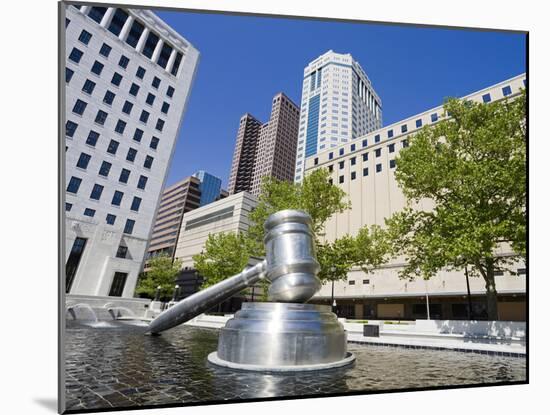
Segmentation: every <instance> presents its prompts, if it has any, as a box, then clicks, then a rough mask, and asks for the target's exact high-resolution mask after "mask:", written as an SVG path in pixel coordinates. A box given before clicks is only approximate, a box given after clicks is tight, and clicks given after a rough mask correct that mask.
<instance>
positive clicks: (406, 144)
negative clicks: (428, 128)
mask: <svg viewBox="0 0 550 415" xmlns="http://www.w3.org/2000/svg"><path fill="white" fill-rule="evenodd" d="M401 144H402V145H403V148H406V147H408V146H409V140H403V141H401Z"/></svg>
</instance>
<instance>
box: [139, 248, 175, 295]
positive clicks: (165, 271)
mask: <svg viewBox="0 0 550 415" xmlns="http://www.w3.org/2000/svg"><path fill="white" fill-rule="evenodd" d="M180 271H181V261H180V260H179V259H175V260H174V261H172V258H171V257H169V256H168V255H165V254H163V255H158V256H155V257H153V258H151V259H150V260H149V270H148V271H147V272H146V273H143V274H141V276H140V278H139V280H138V285H137V288H136V294H142V295H146V296H147V297H149V298H154V297H155V294H156V291H157V287H159V286H160V287H161V289H160V292H161V297H166V296H169V295H170V294H171V293H172V291H173V289H174V285H175V280H176V277H177V276H178V274H179V273H180Z"/></svg>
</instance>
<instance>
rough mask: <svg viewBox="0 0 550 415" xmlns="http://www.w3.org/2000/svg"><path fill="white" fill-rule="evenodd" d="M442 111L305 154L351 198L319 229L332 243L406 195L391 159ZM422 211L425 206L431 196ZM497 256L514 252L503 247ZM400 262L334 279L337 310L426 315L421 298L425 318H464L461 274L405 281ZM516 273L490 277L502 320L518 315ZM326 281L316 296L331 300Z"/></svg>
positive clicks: (508, 86)
mask: <svg viewBox="0 0 550 415" xmlns="http://www.w3.org/2000/svg"><path fill="white" fill-rule="evenodd" d="M524 87H525V74H522V75H519V76H517V77H514V78H512V79H509V80H506V81H504V82H501V83H499V84H497V85H494V86H491V87H489V88H486V89H483V90H481V91H478V92H475V93H473V94H471V95H468V96H466V97H464V99H467V100H472V101H476V102H490V101H495V100H499V99H503V98H513V97H514V96H516V95H517V94H519V92H520V90H521V89H522V88H524ZM446 116H447V115H446V114H445V113H444V109H443V107H442V106H440V107H437V108H433V109H431V110H429V111H425V112H423V113H421V114H418V115H415V116H413V117H409V118H407V119H405V120H402V121H399V122H397V123H394V124H391V125H389V126H386V127H384V128H381V129H378V130H376V131H374V132H372V133H369V134H366V135H364V136H362V137H359V138H358V139H356V140H354V141H352V142H350V143H346V144H343V145H340V146H338V147H335V148H331V149H328V150H326V151H322V152H320V153H318V154H315V155H314V156H312V157H309V158H307V159H306V163H305V169H306V174H307V173H308V172H311V171H313V170H315V169H318V168H327V169H328V170H329V171H330V172H331V180H332V182H333V183H334V184H336V185H337V186H339V187H340V188H342V189H343V190H344V191H345V192H346V194H347V195H348V197H349V200H350V201H351V205H352V207H351V209H349V210H347V211H345V212H343V213H340V214H336V215H334V216H333V217H332V218H331V219H330V220H329V221H328V222H327V225H326V228H325V231H326V238H327V239H328V240H334V239H336V238H339V237H342V236H344V235H346V234H349V235H355V234H356V233H357V232H358V230H359V229H360V228H361V227H363V226H370V225H373V224H377V225H380V226H383V225H384V219H385V218H387V217H389V216H391V215H392V214H393V213H395V212H397V211H399V210H401V209H402V208H403V207H404V206H405V197H404V195H403V193H402V192H401V190H400V188H399V187H398V184H397V182H396V180H395V177H394V171H395V170H394V168H395V161H394V160H395V157H396V155H397V154H398V153H399V151H400V149H402V148H403V147H406V146H407V145H408V142H407V137H408V136H409V135H410V134H414V133H415V131H418V130H419V129H420V128H422V127H423V126H425V125H429V124H433V123H437V122H438V121H439V120H441V119H444V118H445V117H446ZM421 208H424V209H429V208H430V201H429V200H426V201H424V202H422V206H421ZM500 254H502V255H511V256H512V255H513V252H511V251H510V250H509V249H505V248H502V249H501V252H500ZM403 265H404V264H403V262H402V261H400V260H396V261H394V262H392V263H390V264H387V265H386V266H384V267H382V268H380V269H377V270H375V271H374V273H370V274H368V275H366V274H365V273H364V272H362V271H361V270H358V269H354V270H352V271H351V272H350V273H349V274H348V278H347V280H346V281H341V282H337V283H335V284H334V296H335V298H336V303H337V306H338V309H339V313H340V315H344V316H349V317H356V318H407V319H413V318H426V297H428V303H429V304H430V314H431V318H456V319H459V318H465V317H466V310H467V308H466V305H467V298H466V294H467V287H466V277H465V275H464V272H456V271H441V272H439V273H438V275H437V276H436V277H435V278H432V279H431V280H429V281H427V282H425V281H423V280H420V281H412V282H409V281H404V280H400V279H399V278H398V276H397V273H398V271H399V270H400V269H401V267H402V266H403ZM514 268H515V269H514V271H515V272H516V273H518V274H519V275H511V274H510V273H508V272H504V273H502V274H501V275H498V276H497V277H496V288H497V291H498V293H499V305H498V307H499V317H500V319H502V320H522V319H525V295H526V278H527V276H526V273H525V265H524V264H523V263H522V262H521V261H520V262H518V263H517V265H516V266H515V267H514ZM469 284H470V289H471V294H472V299H473V300H472V301H473V314H474V317H475V318H483V315H484V306H485V283H484V281H483V279H482V278H469ZM331 298H332V284H328V285H325V286H324V287H323V288H322V290H321V291H320V292H319V294H318V295H317V296H316V297H315V300H316V301H317V302H325V303H327V302H330V301H331Z"/></svg>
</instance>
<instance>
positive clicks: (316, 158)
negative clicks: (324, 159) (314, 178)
mask: <svg viewBox="0 0 550 415" xmlns="http://www.w3.org/2000/svg"><path fill="white" fill-rule="evenodd" d="M318 164H319V157H315V159H313V165H314V166H317V165H318Z"/></svg>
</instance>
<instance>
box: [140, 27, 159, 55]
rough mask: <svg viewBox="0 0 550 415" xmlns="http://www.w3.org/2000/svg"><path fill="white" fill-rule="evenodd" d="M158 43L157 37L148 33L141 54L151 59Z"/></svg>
mask: <svg viewBox="0 0 550 415" xmlns="http://www.w3.org/2000/svg"><path fill="white" fill-rule="evenodd" d="M158 41H159V37H158V36H157V35H156V34H155V33H154V32H149V35H148V36H147V40H146V41H145V46H144V47H143V51H142V53H143V54H144V55H145V56H147V57H148V58H151V57H152V56H153V52H154V50H155V47H156V46H157V43H158Z"/></svg>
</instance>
